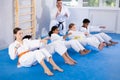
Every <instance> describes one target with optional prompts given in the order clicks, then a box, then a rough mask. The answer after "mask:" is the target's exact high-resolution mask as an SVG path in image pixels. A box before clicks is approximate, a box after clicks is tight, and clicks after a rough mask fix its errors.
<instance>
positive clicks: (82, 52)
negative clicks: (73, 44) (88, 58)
mask: <svg viewBox="0 0 120 80" xmlns="http://www.w3.org/2000/svg"><path fill="white" fill-rule="evenodd" d="M89 52H90V50H86V49H85V50H83V51H80V54H81V55H86V54H88V53H89Z"/></svg>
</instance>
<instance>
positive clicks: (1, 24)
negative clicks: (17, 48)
mask: <svg viewBox="0 0 120 80" xmlns="http://www.w3.org/2000/svg"><path fill="white" fill-rule="evenodd" d="M12 1H13V0H9V1H8V0H0V49H3V48H6V47H7V46H8V44H9V43H10V42H11V41H12V40H13V35H12V27H13V13H12V12H13V9H12V7H13V5H12Z"/></svg>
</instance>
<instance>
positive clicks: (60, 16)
mask: <svg viewBox="0 0 120 80" xmlns="http://www.w3.org/2000/svg"><path fill="white" fill-rule="evenodd" d="M69 16H70V13H69V11H68V8H67V7H65V6H64V5H63V4H62V0H57V1H56V7H55V9H53V11H52V13H51V19H52V20H51V23H50V30H51V27H52V26H55V25H56V26H58V27H59V30H60V34H62V35H65V34H66V20H67V19H68V18H69Z"/></svg>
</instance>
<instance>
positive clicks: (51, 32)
mask: <svg viewBox="0 0 120 80" xmlns="http://www.w3.org/2000/svg"><path fill="white" fill-rule="evenodd" d="M56 29H58V26H53V27H52V28H51V31H50V32H49V33H48V35H49V36H50V37H51V35H52V34H53V31H55V30H56Z"/></svg>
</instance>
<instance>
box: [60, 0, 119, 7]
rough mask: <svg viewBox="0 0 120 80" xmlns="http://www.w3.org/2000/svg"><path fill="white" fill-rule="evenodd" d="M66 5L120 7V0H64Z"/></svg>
mask: <svg viewBox="0 0 120 80" xmlns="http://www.w3.org/2000/svg"><path fill="white" fill-rule="evenodd" d="M62 1H63V4H64V5H66V6H72V7H76V6H80V7H110V8H112V7H113V8H115V7H117V8H118V7H119V8H120V0H62Z"/></svg>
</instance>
